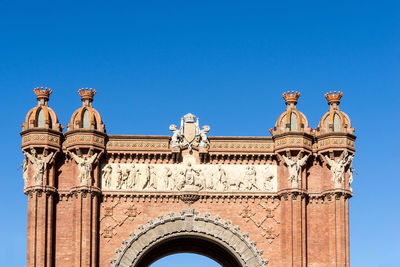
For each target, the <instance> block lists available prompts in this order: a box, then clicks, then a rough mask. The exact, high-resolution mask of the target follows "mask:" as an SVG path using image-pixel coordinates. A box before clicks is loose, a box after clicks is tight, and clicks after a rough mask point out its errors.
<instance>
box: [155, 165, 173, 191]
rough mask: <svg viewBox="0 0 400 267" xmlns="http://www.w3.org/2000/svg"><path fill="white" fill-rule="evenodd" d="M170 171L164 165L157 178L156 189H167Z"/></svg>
mask: <svg viewBox="0 0 400 267" xmlns="http://www.w3.org/2000/svg"><path fill="white" fill-rule="evenodd" d="M171 176H172V171H171V169H170V168H169V167H164V168H163V170H162V171H161V174H160V176H159V178H158V180H159V181H158V190H167V189H168V188H169V183H170V182H172V181H170V180H171Z"/></svg>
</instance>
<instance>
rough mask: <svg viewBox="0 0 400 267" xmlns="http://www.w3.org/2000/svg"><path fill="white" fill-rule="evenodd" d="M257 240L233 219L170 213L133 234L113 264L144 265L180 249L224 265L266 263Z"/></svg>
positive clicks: (124, 266)
mask: <svg viewBox="0 0 400 267" xmlns="http://www.w3.org/2000/svg"><path fill="white" fill-rule="evenodd" d="M255 245H256V244H255V242H252V241H250V240H249V238H248V235H247V234H242V233H240V232H239V227H234V226H232V225H231V223H230V222H229V221H224V220H221V219H220V218H219V217H218V216H217V217H211V216H210V215H209V214H204V215H202V214H198V213H197V212H196V211H195V210H186V211H182V212H181V213H180V214H173V213H170V214H169V215H167V216H160V217H158V218H157V219H156V220H149V223H148V224H147V225H146V226H141V227H139V231H138V232H137V233H135V234H134V233H131V237H130V239H129V240H124V241H123V242H122V247H121V248H120V249H117V256H116V258H115V259H113V260H111V266H112V267H132V266H135V267H142V266H148V264H150V263H152V262H153V261H155V260H157V259H159V258H161V257H163V256H166V255H169V254H173V253H177V252H194V253H199V254H202V255H205V256H208V257H210V258H212V259H214V260H216V261H217V262H219V263H220V264H222V265H223V266H232V267H236V266H238V267H241V266H251V267H258V266H260V267H261V266H266V265H267V263H268V261H266V260H264V259H263V258H262V256H261V255H262V251H259V250H257V248H256V247H255Z"/></svg>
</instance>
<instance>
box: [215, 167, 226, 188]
mask: <svg viewBox="0 0 400 267" xmlns="http://www.w3.org/2000/svg"><path fill="white" fill-rule="evenodd" d="M217 182H218V188H216V189H217V190H223V191H227V190H228V189H229V185H228V178H227V177H226V172H225V170H224V169H223V168H222V166H221V165H218V171H217ZM221 187H222V188H221Z"/></svg>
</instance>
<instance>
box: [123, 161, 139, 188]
mask: <svg viewBox="0 0 400 267" xmlns="http://www.w3.org/2000/svg"><path fill="white" fill-rule="evenodd" d="M138 172H139V170H136V167H135V164H131V167H130V170H129V176H128V181H127V184H126V187H127V188H135V187H136V183H137V181H136V178H137V173H138Z"/></svg>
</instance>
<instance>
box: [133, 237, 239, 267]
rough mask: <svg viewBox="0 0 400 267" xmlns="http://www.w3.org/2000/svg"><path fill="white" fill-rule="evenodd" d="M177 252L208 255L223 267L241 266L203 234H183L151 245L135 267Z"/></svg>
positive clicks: (229, 253) (147, 264)
mask: <svg viewBox="0 0 400 267" xmlns="http://www.w3.org/2000/svg"><path fill="white" fill-rule="evenodd" d="M177 253H194V254H199V255H202V256H205V257H208V258H210V259H212V260H214V261H216V262H217V263H219V264H220V265H221V266H223V267H225V266H226V267H228V266H229V267H242V264H241V263H240V261H239V260H238V259H237V258H236V256H235V255H233V253H232V252H230V251H229V250H228V249H226V248H224V247H223V246H221V245H220V244H218V243H217V242H215V241H213V240H211V239H209V238H205V237H204V236H196V235H183V236H175V237H171V238H168V239H167V240H163V241H161V242H158V243H157V244H155V245H153V246H152V247H151V248H150V249H149V250H147V251H146V252H145V253H144V254H143V255H142V257H140V258H139V260H138V263H137V265H135V267H147V266H150V265H151V264H153V263H154V262H156V261H158V260H159V259H161V258H163V257H166V256H169V255H172V254H177Z"/></svg>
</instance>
